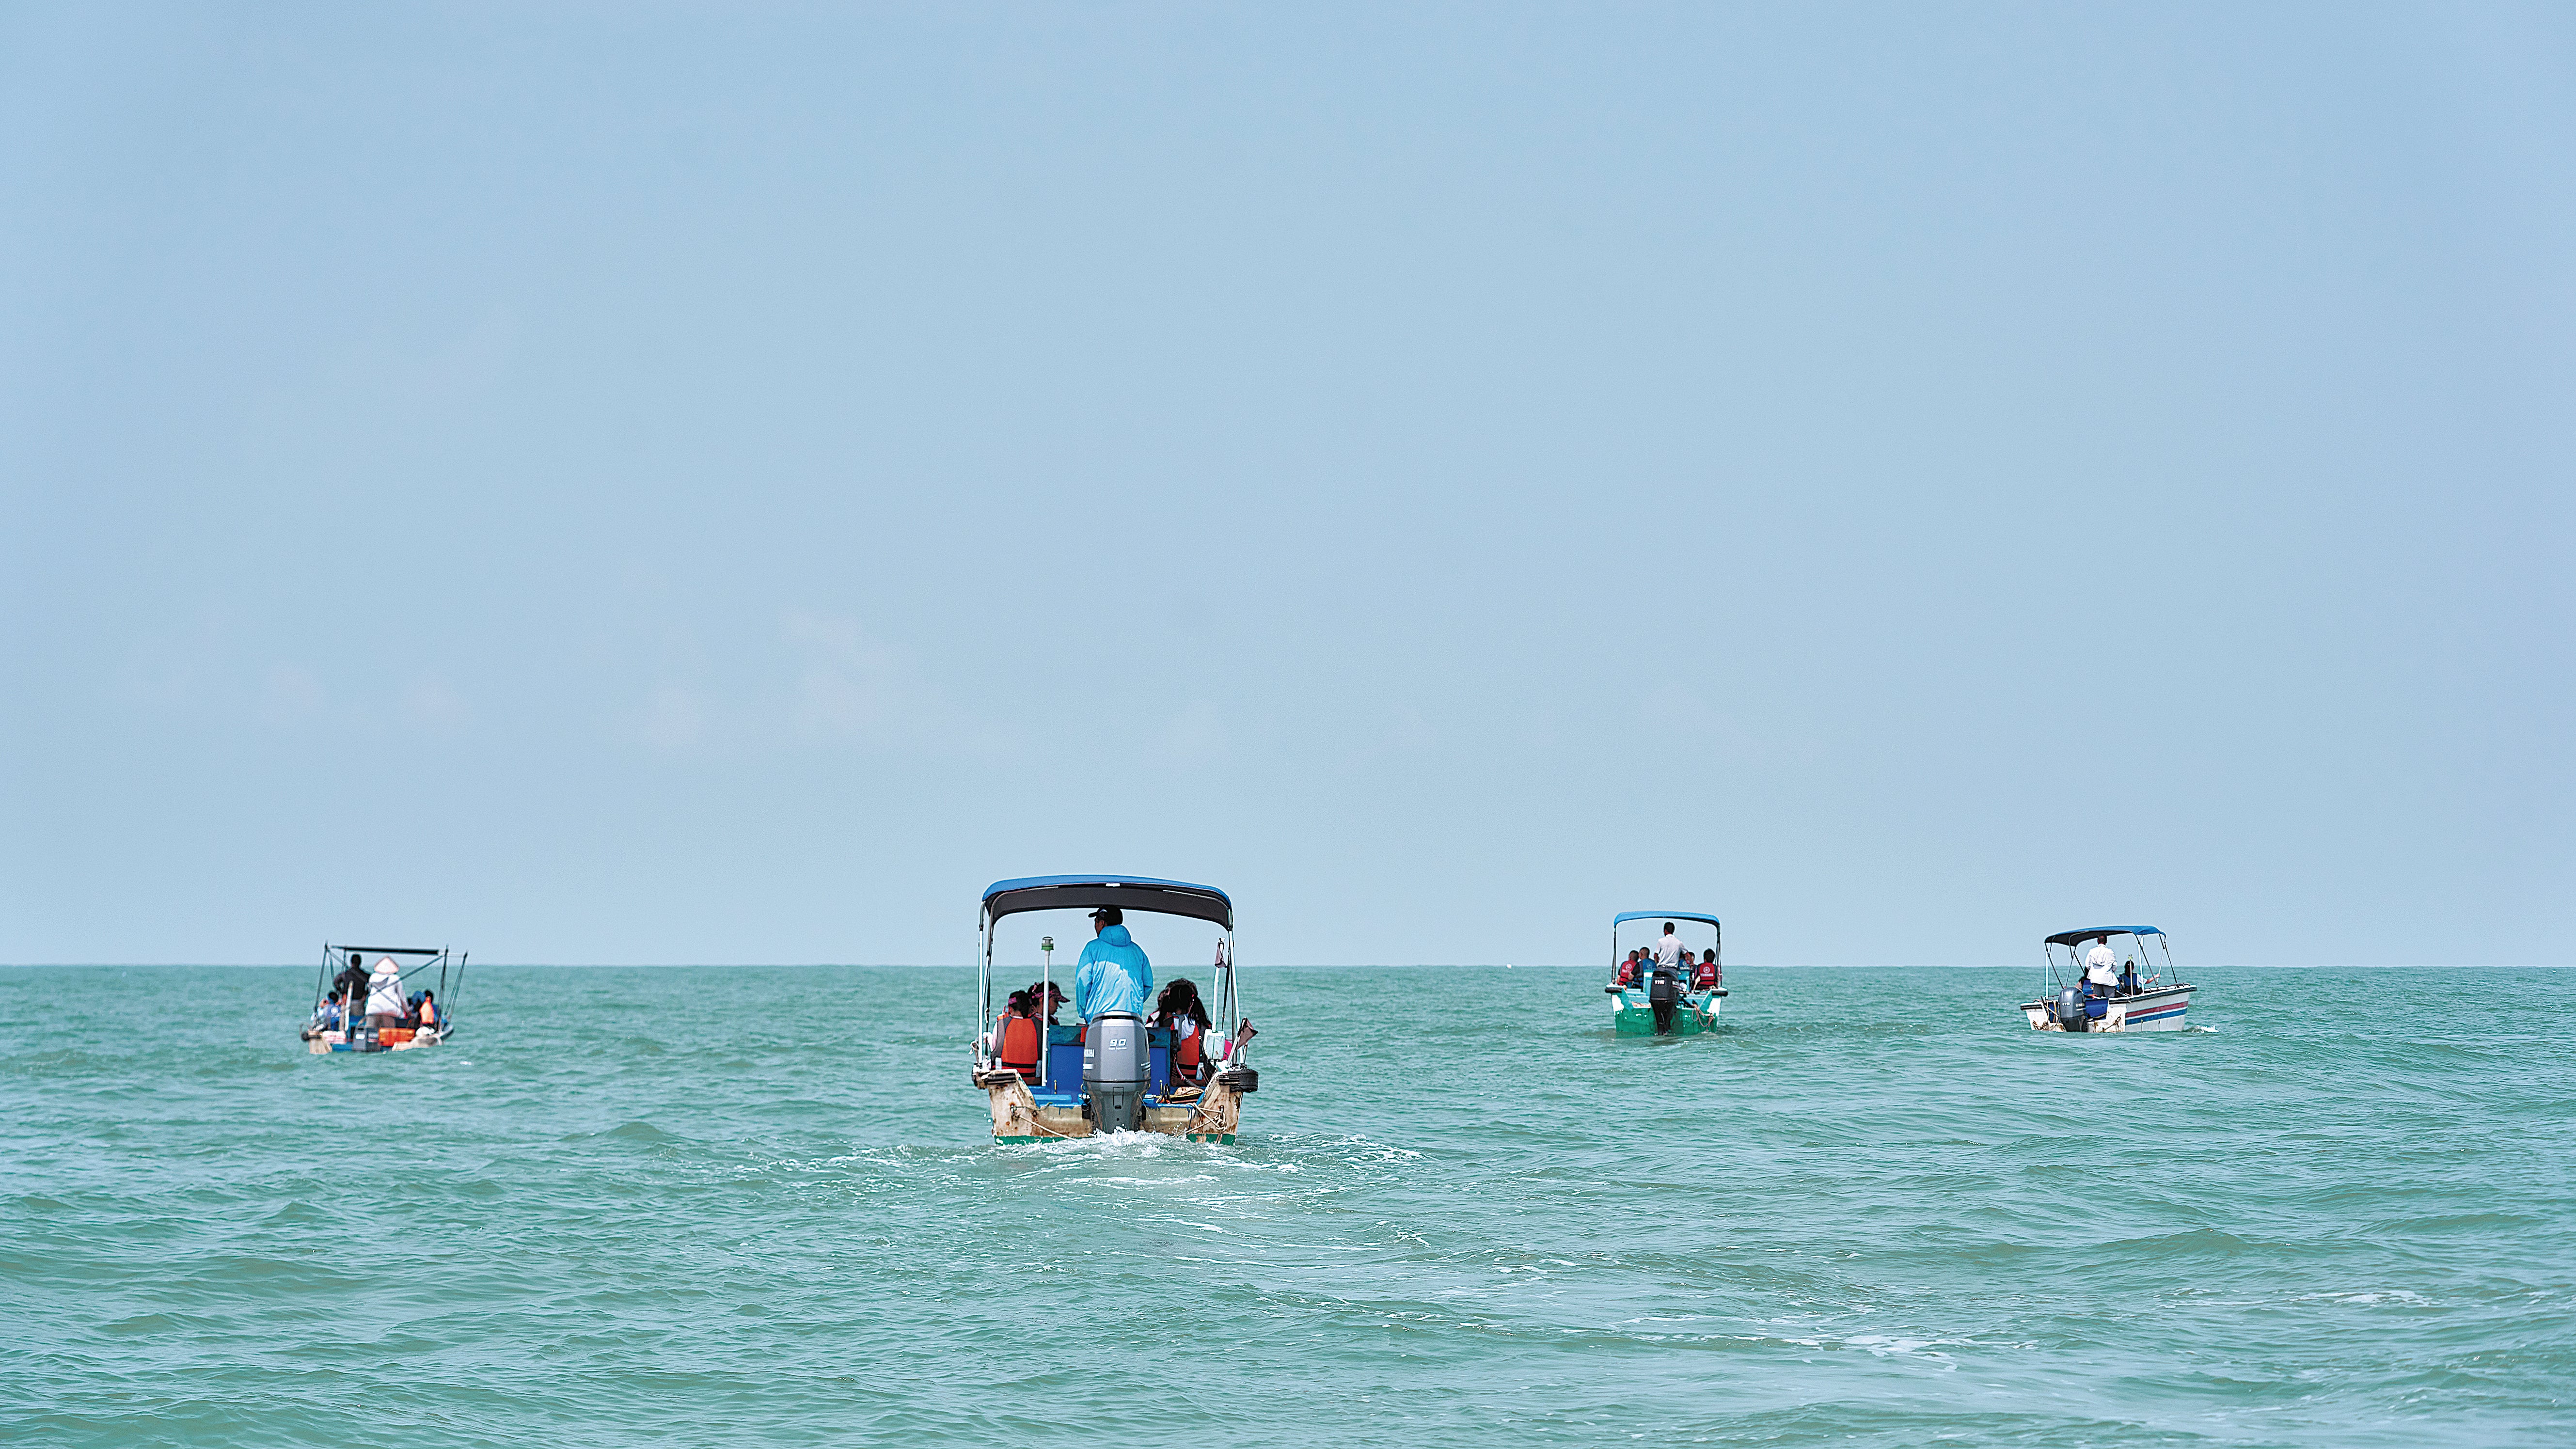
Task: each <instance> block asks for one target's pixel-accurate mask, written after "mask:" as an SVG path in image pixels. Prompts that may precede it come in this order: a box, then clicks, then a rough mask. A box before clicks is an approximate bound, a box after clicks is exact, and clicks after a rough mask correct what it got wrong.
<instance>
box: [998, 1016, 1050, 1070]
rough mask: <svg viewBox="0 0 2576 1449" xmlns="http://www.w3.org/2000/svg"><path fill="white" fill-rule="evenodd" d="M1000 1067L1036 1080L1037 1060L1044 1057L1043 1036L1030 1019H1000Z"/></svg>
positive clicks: (1034, 1021)
mask: <svg viewBox="0 0 2576 1449" xmlns="http://www.w3.org/2000/svg"><path fill="white" fill-rule="evenodd" d="M1001 1038H1002V1050H1001V1057H1002V1065H1003V1066H1006V1067H1009V1068H1010V1069H1011V1070H1012V1071H1015V1072H1017V1073H1019V1074H1020V1075H1021V1076H1023V1077H1025V1078H1027V1079H1028V1080H1030V1081H1032V1082H1034V1081H1036V1080H1037V1079H1038V1059H1039V1058H1040V1057H1042V1056H1044V1055H1045V1053H1046V1048H1045V1046H1044V1045H1043V1042H1044V1040H1045V1036H1044V1034H1043V1033H1041V1032H1040V1031H1039V1030H1038V1024H1037V1021H1036V1020H1035V1019H1034V1018H1032V1017H1026V1016H1016V1015H1006V1016H1004V1017H1003V1018H1002V1030H1001Z"/></svg>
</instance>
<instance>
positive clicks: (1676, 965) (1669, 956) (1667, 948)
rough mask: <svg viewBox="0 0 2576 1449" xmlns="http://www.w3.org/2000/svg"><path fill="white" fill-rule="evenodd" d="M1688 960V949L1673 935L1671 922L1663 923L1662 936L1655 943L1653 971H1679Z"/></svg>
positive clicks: (1680, 939)
mask: <svg viewBox="0 0 2576 1449" xmlns="http://www.w3.org/2000/svg"><path fill="white" fill-rule="evenodd" d="M1689 959H1690V947H1688V946H1685V945H1683V944H1682V938H1681V937H1680V936H1679V935H1677V934H1675V933H1674V931H1673V923H1672V922H1670V921H1666V922H1664V934H1663V936H1662V938H1661V939H1659V940H1657V941H1656V942H1655V969H1656V970H1658V971H1679V970H1681V969H1682V963H1683V962H1685V961H1687V960H1689Z"/></svg>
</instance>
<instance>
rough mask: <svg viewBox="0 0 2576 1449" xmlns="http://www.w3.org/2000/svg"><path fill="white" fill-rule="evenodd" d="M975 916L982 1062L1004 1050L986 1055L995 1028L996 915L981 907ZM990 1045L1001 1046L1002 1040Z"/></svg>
mask: <svg viewBox="0 0 2576 1449" xmlns="http://www.w3.org/2000/svg"><path fill="white" fill-rule="evenodd" d="M975 920H976V925H975V936H976V957H975V989H976V996H977V998H978V1001H979V1004H978V1005H977V1007H976V1027H975V1055H976V1057H977V1058H978V1061H977V1063H976V1064H977V1065H978V1066H981V1065H983V1064H984V1063H985V1062H987V1061H994V1060H999V1058H1000V1056H1001V1053H999V1052H998V1051H996V1052H994V1053H993V1054H992V1056H990V1057H987V1056H986V1055H985V1051H986V1047H987V1040H986V1039H987V1038H988V1037H989V1036H991V1034H992V1030H993V918H992V917H991V916H989V915H986V914H984V912H983V909H982V908H981V907H978V908H977V909H976V913H975ZM991 1045H994V1046H998V1045H999V1043H992V1044H991Z"/></svg>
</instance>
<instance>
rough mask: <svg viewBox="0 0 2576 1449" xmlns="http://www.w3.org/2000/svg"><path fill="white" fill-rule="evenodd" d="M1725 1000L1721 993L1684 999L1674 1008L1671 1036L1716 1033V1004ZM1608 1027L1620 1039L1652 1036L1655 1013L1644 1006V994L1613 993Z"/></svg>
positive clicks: (1691, 995)
mask: <svg viewBox="0 0 2576 1449" xmlns="http://www.w3.org/2000/svg"><path fill="white" fill-rule="evenodd" d="M1724 999H1725V993H1724V992H1722V991H1694V992H1692V993H1690V994H1689V995H1687V996H1684V997H1683V998H1682V999H1681V1001H1680V1002H1679V1003H1678V1004H1677V1005H1676V1006H1675V1007H1674V1008H1673V1029H1672V1032H1671V1034H1672V1035H1674V1036H1700V1035H1703V1034H1705V1033H1708V1032H1712V1031H1715V1030H1717V1013H1718V1010H1719V1006H1718V1003H1719V1002H1721V1001H1722V1000H1724ZM1610 1024H1611V1027H1612V1029H1613V1030H1615V1031H1617V1032H1618V1034H1619V1035H1621V1036H1653V1035H1654V1034H1655V1009H1654V1008H1653V1007H1652V1006H1650V1005H1648V1004H1647V1002H1646V993H1645V992H1643V991H1639V990H1628V991H1620V992H1616V993H1613V994H1612V996H1611V998H1610Z"/></svg>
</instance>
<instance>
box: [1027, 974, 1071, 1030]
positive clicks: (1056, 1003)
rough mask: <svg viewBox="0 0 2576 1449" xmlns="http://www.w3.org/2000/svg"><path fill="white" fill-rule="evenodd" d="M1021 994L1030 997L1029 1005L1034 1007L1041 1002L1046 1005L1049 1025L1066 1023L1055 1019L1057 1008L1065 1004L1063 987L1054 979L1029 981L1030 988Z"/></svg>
mask: <svg viewBox="0 0 2576 1449" xmlns="http://www.w3.org/2000/svg"><path fill="white" fill-rule="evenodd" d="M1020 994H1021V995H1022V996H1025V997H1027V998H1028V999H1029V1005H1030V1006H1031V1007H1032V1008H1035V1007H1037V1006H1039V1005H1041V1004H1043V1005H1044V1006H1045V1007H1046V1011H1045V1016H1046V1021H1047V1025H1049V1026H1062V1025H1064V1023H1063V1022H1060V1021H1058V1020H1056V1019H1055V1014H1056V1009H1057V1008H1059V1007H1061V1006H1063V1005H1064V988H1063V987H1061V986H1058V985H1056V984H1055V983H1054V982H1052V981H1032V982H1030V983H1029V989H1028V990H1026V991H1023V992H1021V993H1020Z"/></svg>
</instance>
